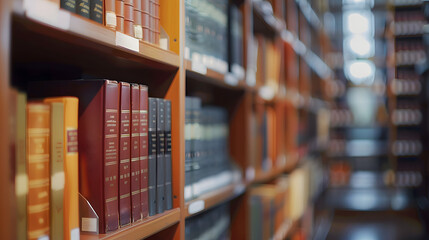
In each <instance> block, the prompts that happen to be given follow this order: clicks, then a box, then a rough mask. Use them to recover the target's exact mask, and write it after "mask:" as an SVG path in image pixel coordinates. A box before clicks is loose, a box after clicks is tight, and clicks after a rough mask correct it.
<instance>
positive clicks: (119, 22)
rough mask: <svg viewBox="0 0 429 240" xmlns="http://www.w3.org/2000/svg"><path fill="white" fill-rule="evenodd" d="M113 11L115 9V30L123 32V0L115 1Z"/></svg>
mask: <svg viewBox="0 0 429 240" xmlns="http://www.w3.org/2000/svg"><path fill="white" fill-rule="evenodd" d="M115 6H116V7H115V11H116V31H118V32H121V33H123V32H124V21H125V20H124V17H125V13H124V11H125V10H124V8H125V5H124V1H123V0H116V1H115Z"/></svg>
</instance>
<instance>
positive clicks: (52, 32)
mask: <svg viewBox="0 0 429 240" xmlns="http://www.w3.org/2000/svg"><path fill="white" fill-rule="evenodd" d="M38 2H40V1H38ZM41 2H43V1H41ZM33 12H34V11H33ZM58 13H61V15H62V16H63V18H64V19H67V20H69V21H67V22H69V24H66V25H65V26H62V27H58V26H55V25H54V24H52V22H51V23H50V22H49V20H44V19H43V18H41V17H40V16H39V17H38V16H37V15H36V16H33V15H34V14H30V13H29V11H27V13H25V11H19V10H15V11H14V21H15V23H19V25H16V26H18V27H20V28H22V30H24V31H25V32H24V33H26V34H27V37H26V38H27V39H29V38H31V37H32V35H43V36H44V37H47V38H50V39H53V40H55V41H60V42H65V43H67V44H69V45H79V46H81V47H82V46H83V47H87V48H91V49H93V50H96V51H98V52H102V53H103V54H104V55H105V57H108V58H110V57H112V56H113V57H115V58H117V59H118V60H126V61H132V62H135V63H138V64H139V65H140V67H147V68H156V69H160V70H177V69H178V68H179V65H180V58H179V55H178V54H176V53H174V52H172V51H168V50H164V49H161V48H160V47H158V46H156V45H153V44H150V43H147V42H144V41H138V40H137V39H134V38H132V39H131V40H134V41H133V42H134V43H136V42H138V51H135V50H130V49H128V48H126V47H123V46H124V45H125V46H126V45H127V43H125V44H122V46H120V45H121V44H120V43H119V40H118V39H119V38H120V36H118V35H121V34H120V33H119V34H118V33H117V32H116V31H113V30H111V29H108V28H107V27H105V26H103V25H101V24H99V23H96V22H94V21H91V20H89V19H86V18H83V17H81V16H78V15H76V14H72V13H69V12H67V11H65V10H63V9H54V10H52V9H51V11H46V13H45V12H43V14H47V15H54V16H55V15H58ZM48 19H49V18H48ZM121 36H122V35H121ZM125 38H129V36H126V37H125ZM134 45H135V44H134Z"/></svg>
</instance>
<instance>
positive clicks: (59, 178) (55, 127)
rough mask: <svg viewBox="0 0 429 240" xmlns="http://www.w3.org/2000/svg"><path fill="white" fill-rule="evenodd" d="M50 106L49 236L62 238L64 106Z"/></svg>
mask: <svg viewBox="0 0 429 240" xmlns="http://www.w3.org/2000/svg"><path fill="white" fill-rule="evenodd" d="M50 105H51V132H50V133H51V152H50V155H51V161H50V170H51V174H50V176H51V192H50V196H51V198H50V213H51V215H50V217H51V218H50V219H51V226H50V230H51V232H50V236H51V237H52V238H53V239H61V238H63V237H64V182H65V179H64V104H63V103H61V102H52V103H50Z"/></svg>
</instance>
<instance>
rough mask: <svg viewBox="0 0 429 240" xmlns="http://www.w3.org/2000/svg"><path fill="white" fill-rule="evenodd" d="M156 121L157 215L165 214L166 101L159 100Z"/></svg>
mask: <svg viewBox="0 0 429 240" xmlns="http://www.w3.org/2000/svg"><path fill="white" fill-rule="evenodd" d="M156 100H157V109H156V110H157V119H156V151H157V154H156V202H157V203H156V206H157V213H162V212H164V206H165V202H164V201H165V196H164V171H165V168H164V150H165V137H164V129H165V109H164V99H160V98H157V99H156Z"/></svg>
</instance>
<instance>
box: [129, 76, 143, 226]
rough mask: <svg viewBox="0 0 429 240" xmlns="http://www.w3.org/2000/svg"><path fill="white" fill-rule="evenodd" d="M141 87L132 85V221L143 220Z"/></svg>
mask: <svg viewBox="0 0 429 240" xmlns="http://www.w3.org/2000/svg"><path fill="white" fill-rule="evenodd" d="M140 162H141V161H140V86H139V85H138V84H131V206H132V210H131V215H132V221H133V222H135V221H137V220H140V219H141V215H142V213H141V198H140V197H141V192H140V188H141V187H140V184H141V179H140V177H141V176H140V172H141V171H140V169H141V168H140Z"/></svg>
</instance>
